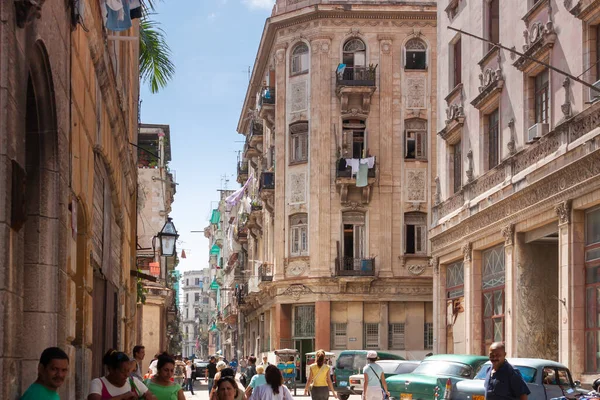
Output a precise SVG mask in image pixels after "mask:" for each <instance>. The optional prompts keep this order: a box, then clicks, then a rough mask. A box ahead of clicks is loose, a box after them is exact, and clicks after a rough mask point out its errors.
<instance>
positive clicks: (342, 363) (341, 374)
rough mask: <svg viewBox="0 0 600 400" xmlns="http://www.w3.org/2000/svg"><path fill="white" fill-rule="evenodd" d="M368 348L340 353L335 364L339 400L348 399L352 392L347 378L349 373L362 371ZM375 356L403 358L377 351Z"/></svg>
mask: <svg viewBox="0 0 600 400" xmlns="http://www.w3.org/2000/svg"><path fill="white" fill-rule="evenodd" d="M367 351H368V350H344V351H342V352H341V353H340V355H339V356H338V358H337V363H336V364H335V371H334V377H335V379H334V380H335V389H336V391H337V393H338V397H339V399H340V400H348V397H350V395H351V394H352V392H351V391H350V387H349V386H350V385H349V379H350V376H351V375H355V374H358V373H360V372H362V369H363V367H364V366H365V365H367ZM377 356H378V358H379V359H380V360H404V358H403V357H401V356H399V355H397V354H392V353H387V352H384V351H378V352H377Z"/></svg>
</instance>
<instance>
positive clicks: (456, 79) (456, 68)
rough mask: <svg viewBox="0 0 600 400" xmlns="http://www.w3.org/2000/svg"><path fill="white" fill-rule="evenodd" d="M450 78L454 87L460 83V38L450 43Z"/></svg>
mask: <svg viewBox="0 0 600 400" xmlns="http://www.w3.org/2000/svg"><path fill="white" fill-rule="evenodd" d="M451 70H452V78H453V81H452V83H453V85H452V87H453V88H454V87H456V86H458V85H460V84H461V83H462V49H461V40H460V38H459V39H458V40H457V41H456V42H455V43H454V44H452V69H451Z"/></svg>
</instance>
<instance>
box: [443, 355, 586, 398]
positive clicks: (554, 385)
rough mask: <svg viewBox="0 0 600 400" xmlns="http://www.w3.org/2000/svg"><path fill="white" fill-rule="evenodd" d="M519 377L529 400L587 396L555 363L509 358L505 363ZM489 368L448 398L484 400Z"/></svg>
mask: <svg viewBox="0 0 600 400" xmlns="http://www.w3.org/2000/svg"><path fill="white" fill-rule="evenodd" d="M508 362H510V363H511V365H512V366H513V367H515V368H516V369H517V370H518V371H519V372H520V373H521V376H522V377H523V380H524V381H525V383H526V384H527V387H529V390H531V395H530V396H529V397H530V398H531V399H536V400H537V399H540V400H541V399H548V400H549V399H552V398H555V397H562V396H565V397H567V398H569V399H570V398H575V396H576V395H578V394H581V393H587V390H585V389H582V388H580V383H579V382H577V381H575V382H573V379H572V378H571V372H570V371H569V368H567V367H566V366H564V365H563V364H560V363H557V362H556V361H550V360H542V359H539V358H511V359H510V360H508ZM491 366H492V364H491V363H490V362H489V361H488V362H487V363H485V364H484V365H483V367H482V368H481V369H480V370H479V372H478V373H477V375H476V376H475V379H473V380H471V381H462V382H458V383H457V384H456V392H455V393H453V395H452V398H453V399H457V400H467V399H470V400H484V398H485V388H484V382H485V375H486V373H487V371H488V369H489V368H491Z"/></svg>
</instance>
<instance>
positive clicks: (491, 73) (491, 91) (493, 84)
mask: <svg viewBox="0 0 600 400" xmlns="http://www.w3.org/2000/svg"><path fill="white" fill-rule="evenodd" d="M479 82H480V86H479V95H477V97H475V99H473V101H471V104H472V105H473V107H475V108H477V109H481V108H483V106H484V105H486V104H488V103H489V102H490V101H492V100H493V99H494V98H495V97H496V96H498V95H499V94H500V92H502V88H503V87H504V77H503V76H502V70H501V69H500V68H498V69H492V68H486V70H485V71H483V72H482V73H481V74H479Z"/></svg>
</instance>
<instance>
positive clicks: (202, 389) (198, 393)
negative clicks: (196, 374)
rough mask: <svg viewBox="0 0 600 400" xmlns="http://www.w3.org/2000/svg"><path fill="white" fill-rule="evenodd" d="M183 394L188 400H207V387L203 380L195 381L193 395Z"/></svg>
mask: <svg viewBox="0 0 600 400" xmlns="http://www.w3.org/2000/svg"><path fill="white" fill-rule="evenodd" d="M183 393H185V398H186V399H190V400H208V386H207V384H206V382H205V381H204V380H201V381H200V380H197V381H196V384H195V385H194V395H193V396H192V394H191V393H190V392H186V391H184V392H183Z"/></svg>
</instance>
